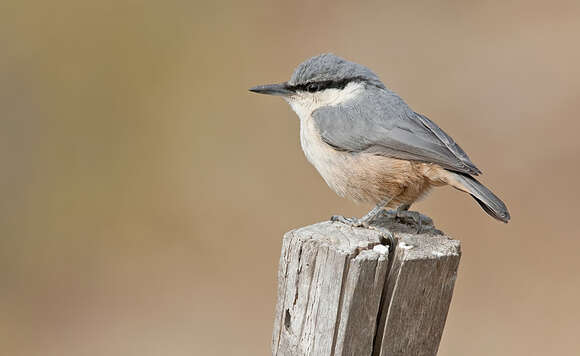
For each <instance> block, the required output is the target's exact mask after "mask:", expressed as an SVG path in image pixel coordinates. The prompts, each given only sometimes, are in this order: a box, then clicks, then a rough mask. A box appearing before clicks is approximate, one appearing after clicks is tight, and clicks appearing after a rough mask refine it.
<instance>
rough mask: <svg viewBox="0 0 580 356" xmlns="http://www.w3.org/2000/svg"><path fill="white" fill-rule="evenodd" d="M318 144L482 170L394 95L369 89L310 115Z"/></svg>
mask: <svg viewBox="0 0 580 356" xmlns="http://www.w3.org/2000/svg"><path fill="white" fill-rule="evenodd" d="M312 116H313V118H314V121H315V124H316V126H317V127H318V129H319V130H320V134H321V136H322V140H323V141H324V142H326V143H327V144H329V145H331V146H332V147H334V148H335V149H337V150H342V151H348V152H353V153H357V152H369V153H374V154H377V155H383V156H387V157H393V158H399V159H406V160H412V161H420V162H426V163H436V164H439V165H440V166H442V167H443V168H446V169H449V170H452V171H456V172H461V173H466V174H470V175H478V174H480V173H481V171H480V170H479V169H478V168H477V167H476V166H475V165H474V164H473V162H471V160H470V159H469V157H468V156H467V154H466V153H465V152H464V151H463V150H462V149H461V147H459V145H458V144H457V143H455V141H453V139H452V138H451V137H450V136H449V135H447V134H446V133H445V132H444V131H443V130H441V128H439V127H438V126H437V125H436V124H435V123H434V122H432V121H431V120H429V119H428V118H427V117H425V116H423V115H421V114H418V113H416V112H414V111H413V110H411V109H410V108H409V107H408V106H407V104H405V102H404V101H403V100H402V99H401V98H400V97H398V96H397V95H395V94H393V93H391V92H388V91H385V90H382V89H371V90H367V92H366V93H365V94H364V95H363V96H359V97H357V98H355V99H352V100H350V101H348V102H346V103H343V104H340V105H336V106H326V107H322V108H319V109H317V110H315V111H314V112H313V114H312Z"/></svg>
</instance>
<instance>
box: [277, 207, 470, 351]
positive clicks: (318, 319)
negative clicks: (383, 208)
mask: <svg viewBox="0 0 580 356" xmlns="http://www.w3.org/2000/svg"><path fill="white" fill-rule="evenodd" d="M373 228H374V229H364V228H352V227H349V226H346V225H344V224H341V223H331V222H323V223H318V224H314V225H311V226H307V227H303V228H300V229H297V230H293V231H290V232H288V233H286V235H285V236H284V241H283V245H282V254H281V257H280V267H279V270H278V302H277V306H276V316H275V322H274V331H273V335H272V354H273V355H316V356H318V355H321V356H322V355H356V356H358V355H373V356H374V355H377V356H388V355H435V354H436V353H437V347H438V346H439V341H440V338H441V334H442V332H443V326H444V324H445V319H446V316H447V310H448V307H449V303H450V301H451V295H452V292H453V284H454V281H455V277H456V273H457V267H458V264H459V257H460V249H459V241H456V240H451V239H450V238H448V237H446V236H443V235H442V233H441V232H440V231H438V230H436V229H435V228H434V227H433V224H432V221H431V219H429V218H427V217H423V227H422V233H421V234H416V233H414V232H415V231H416V230H417V226H416V225H415V223H414V222H413V220H412V219H410V218H402V219H401V218H396V217H395V216H393V215H392V214H388V213H383V214H382V215H381V216H380V217H379V218H378V219H377V223H376V224H374V225H373ZM382 229H388V230H389V231H391V232H393V234H394V236H395V238H396V248H395V249H394V251H389V247H388V245H387V239H386V235H385V233H384V232H382V231H381V230H382Z"/></svg>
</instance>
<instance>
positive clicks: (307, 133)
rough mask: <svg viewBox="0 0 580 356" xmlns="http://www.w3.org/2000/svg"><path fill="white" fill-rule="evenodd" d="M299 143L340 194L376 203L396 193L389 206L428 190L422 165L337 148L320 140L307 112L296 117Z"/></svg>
mask: <svg viewBox="0 0 580 356" xmlns="http://www.w3.org/2000/svg"><path fill="white" fill-rule="evenodd" d="M300 143H301V145H302V150H303V151H304V154H305V155H306V158H307V159H308V161H309V162H310V163H311V164H312V165H313V166H314V167H315V168H316V170H318V172H319V173H320V175H321V176H322V178H323V179H324V180H325V181H326V183H327V184H328V186H329V187H330V188H331V189H332V190H333V191H334V192H336V193H337V194H338V195H339V196H341V197H347V198H350V199H352V200H354V201H359V202H372V203H378V202H379V201H381V200H383V199H385V198H393V197H397V199H396V200H394V201H393V204H394V205H393V206H394V207H396V206H398V204H403V203H412V202H414V201H415V200H416V199H418V198H419V197H421V196H422V195H423V194H424V193H426V192H427V191H428V190H429V185H430V184H429V183H428V180H427V179H426V178H425V176H424V173H423V170H424V169H426V165H424V164H422V163H412V162H409V161H405V160H399V159H394V158H389V157H384V156H377V155H374V154H370V153H364V152H359V153H350V152H345V151H338V150H335V149H334V148H332V147H331V146H329V145H328V144H326V143H325V142H324V141H322V137H321V136H320V132H319V131H318V128H317V127H316V124H315V122H314V120H313V119H312V117H311V116H310V115H308V116H301V117H300Z"/></svg>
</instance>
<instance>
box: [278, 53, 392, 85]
mask: <svg viewBox="0 0 580 356" xmlns="http://www.w3.org/2000/svg"><path fill="white" fill-rule="evenodd" d="M351 79H356V80H364V81H366V82H369V83H370V84H373V85H375V86H377V87H380V88H385V85H384V84H383V83H382V82H381V80H380V79H379V77H378V76H377V75H376V74H375V73H373V72H372V71H371V70H370V69H368V68H367V67H365V66H363V65H360V64H358V63H354V62H350V61H347V60H346V59H343V58H340V57H338V56H335V55H334V54H332V53H324V54H321V55H318V56H315V57H312V58H310V59H307V60H306V61H304V62H302V63H300V65H298V67H297V68H296V70H294V73H293V74H292V78H290V80H289V81H288V83H289V84H291V85H296V84H304V83H308V82H313V81H342V80H351Z"/></svg>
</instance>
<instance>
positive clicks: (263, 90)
mask: <svg viewBox="0 0 580 356" xmlns="http://www.w3.org/2000/svg"><path fill="white" fill-rule="evenodd" d="M250 91H252V92H254V93H258V94H267V95H278V96H290V95H292V94H294V91H293V90H292V89H290V86H289V85H288V83H278V84H266V85H258V86H256V87H253V88H250Z"/></svg>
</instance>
